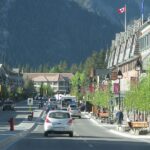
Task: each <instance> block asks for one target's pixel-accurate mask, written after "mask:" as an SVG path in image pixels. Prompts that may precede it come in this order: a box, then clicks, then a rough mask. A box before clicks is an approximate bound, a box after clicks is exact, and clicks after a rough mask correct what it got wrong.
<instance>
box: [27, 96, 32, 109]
mask: <svg viewBox="0 0 150 150" xmlns="http://www.w3.org/2000/svg"><path fill="white" fill-rule="evenodd" d="M27 105H28V106H29V111H32V105H33V98H28V99H27Z"/></svg>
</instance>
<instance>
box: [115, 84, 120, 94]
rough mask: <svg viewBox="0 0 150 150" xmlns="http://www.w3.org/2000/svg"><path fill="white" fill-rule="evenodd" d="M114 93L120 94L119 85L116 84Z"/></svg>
mask: <svg viewBox="0 0 150 150" xmlns="http://www.w3.org/2000/svg"><path fill="white" fill-rule="evenodd" d="M114 93H115V94H119V83H114Z"/></svg>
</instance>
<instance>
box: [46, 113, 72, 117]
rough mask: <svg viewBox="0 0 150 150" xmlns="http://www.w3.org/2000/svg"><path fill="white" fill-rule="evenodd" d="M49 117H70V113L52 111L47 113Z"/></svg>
mask: <svg viewBox="0 0 150 150" xmlns="http://www.w3.org/2000/svg"><path fill="white" fill-rule="evenodd" d="M49 117H50V118H54V119H67V118H70V114H69V113H65V112H52V113H50V114H49Z"/></svg>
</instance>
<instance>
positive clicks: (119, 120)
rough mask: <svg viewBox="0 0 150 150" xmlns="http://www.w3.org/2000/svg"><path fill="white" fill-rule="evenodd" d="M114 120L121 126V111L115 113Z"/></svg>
mask: <svg viewBox="0 0 150 150" xmlns="http://www.w3.org/2000/svg"><path fill="white" fill-rule="evenodd" d="M116 120H117V124H118V125H121V124H122V121H123V112H122V111H121V110H119V111H118V112H117V113H116Z"/></svg>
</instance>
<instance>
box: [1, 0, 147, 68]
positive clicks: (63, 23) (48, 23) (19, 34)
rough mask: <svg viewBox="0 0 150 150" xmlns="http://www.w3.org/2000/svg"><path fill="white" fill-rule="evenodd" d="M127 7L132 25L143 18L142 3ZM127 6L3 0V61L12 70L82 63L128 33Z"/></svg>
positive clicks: (105, 1)
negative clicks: (120, 34) (117, 35)
mask: <svg viewBox="0 0 150 150" xmlns="http://www.w3.org/2000/svg"><path fill="white" fill-rule="evenodd" d="M145 1H146V0H145ZM126 3H127V10H128V11H127V12H128V13H129V14H131V15H129V17H128V22H129V21H130V20H131V19H136V18H139V17H140V0H132V1H130V0H126ZM146 3H147V5H146V7H145V11H147V12H148V10H149V7H150V5H149V4H150V3H149V2H146ZM122 6H124V0H115V2H114V1H112V0H1V1H0V19H1V22H0V36H1V40H0V59H1V61H5V62H7V63H8V64H11V65H12V66H16V65H19V64H29V65H31V66H33V67H36V66H39V65H40V64H49V65H50V66H53V65H55V64H58V63H59V62H60V61H63V60H66V61H67V62H68V64H73V63H80V62H81V61H84V60H85V59H86V58H87V57H88V56H90V55H91V53H92V52H93V51H99V50H101V49H104V50H106V49H107V48H108V47H109V46H110V43H111V40H112V39H113V38H114V37H115V33H117V32H120V31H123V21H124V19H123V18H124V15H118V14H117V9H118V8H120V7H122Z"/></svg>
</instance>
